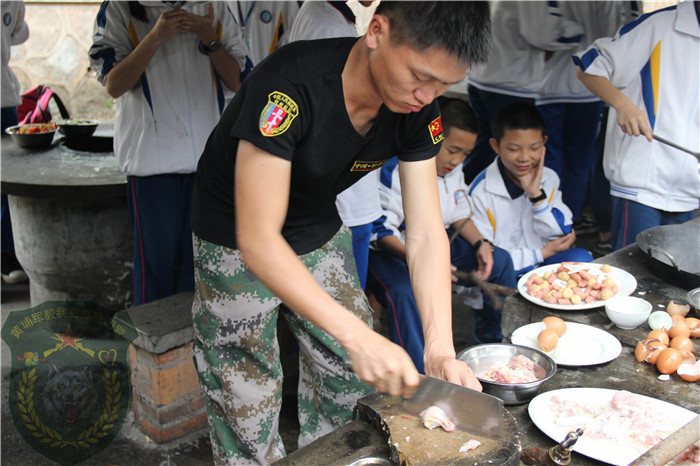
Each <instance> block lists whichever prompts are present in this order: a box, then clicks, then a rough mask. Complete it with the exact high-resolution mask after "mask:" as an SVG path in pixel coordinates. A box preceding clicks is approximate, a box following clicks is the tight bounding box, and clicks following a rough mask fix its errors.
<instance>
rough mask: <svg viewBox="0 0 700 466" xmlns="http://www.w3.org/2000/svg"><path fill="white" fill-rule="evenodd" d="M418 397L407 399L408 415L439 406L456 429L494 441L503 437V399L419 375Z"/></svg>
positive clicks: (404, 401) (418, 413)
mask: <svg viewBox="0 0 700 466" xmlns="http://www.w3.org/2000/svg"><path fill="white" fill-rule="evenodd" d="M420 377H421V382H420V385H418V389H417V390H416V393H415V395H413V396H412V397H411V398H408V399H404V400H403V401H402V405H403V407H404V409H405V410H406V412H408V413H409V414H413V415H415V416H419V415H420V413H421V412H423V411H424V410H426V409H428V408H429V407H430V406H438V407H440V408H442V410H443V411H445V413H447V415H448V416H449V417H450V419H452V421H453V422H454V423H455V425H456V426H457V429H459V430H461V431H463V432H469V433H471V434H476V435H481V436H484V437H488V438H491V439H499V438H501V437H502V436H503V435H504V416H505V413H504V407H503V401H502V400H501V399H500V398H496V397H495V396H492V395H489V394H487V393H482V392H478V391H476V390H472V389H471V388H467V387H463V386H461V385H457V384H454V383H451V382H446V381H444V380H440V379H436V378H433V377H427V376H425V375H420Z"/></svg>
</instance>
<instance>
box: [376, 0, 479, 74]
mask: <svg viewBox="0 0 700 466" xmlns="http://www.w3.org/2000/svg"><path fill="white" fill-rule="evenodd" d="M375 13H376V14H380V15H384V16H386V17H387V18H389V21H390V25H391V27H390V31H391V41H392V43H394V44H406V45H408V46H410V47H412V48H414V49H416V50H420V51H423V50H425V49H427V48H430V47H440V48H444V49H446V50H447V51H448V52H450V53H452V54H454V55H457V57H458V58H459V60H460V61H463V62H466V63H469V64H477V63H484V62H485V61H486V59H487V57H488V53H489V45H490V42H491V14H490V12H489V4H488V2H424V1H420V2H395V1H390V0H384V1H382V2H381V3H380V4H379V6H378V7H377V10H376V12H375Z"/></svg>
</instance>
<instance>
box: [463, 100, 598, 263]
mask: <svg viewBox="0 0 700 466" xmlns="http://www.w3.org/2000/svg"><path fill="white" fill-rule="evenodd" d="M494 130H495V131H494V138H491V140H490V143H491V147H492V148H493V150H494V151H495V152H496V153H497V154H498V157H497V158H496V160H495V161H494V162H493V163H492V164H491V165H489V166H488V167H487V168H486V170H484V171H483V172H481V173H480V174H479V175H478V176H477V177H476V178H475V179H474V183H472V185H471V187H470V189H469V194H470V196H471V199H472V207H473V209H474V216H473V217H472V219H473V220H474V225H475V226H476V227H477V228H478V229H479V231H480V232H482V233H483V235H484V237H486V238H488V239H490V240H491V241H493V243H494V244H495V245H496V246H498V247H501V248H503V249H505V250H507V251H508V252H509V253H510V255H511V257H512V258H513V266H514V267H515V270H516V273H517V274H518V275H521V274H523V273H525V272H527V271H529V270H531V269H533V268H535V267H538V266H540V265H546V264H553V263H556V262H564V261H574V262H590V261H591V260H593V256H592V255H591V253H590V252H588V251H586V250H585V249H580V248H572V247H571V246H572V245H573V244H574V242H575V241H576V234H575V233H574V231H573V228H572V223H573V222H572V218H571V210H569V208H568V207H567V206H566V204H564V202H563V201H562V195H561V191H560V190H559V177H558V176H557V174H556V173H555V172H554V170H552V169H550V168H547V167H545V166H544V158H545V151H546V150H545V143H546V142H547V136H546V135H545V124H544V120H543V119H542V115H541V114H540V113H539V111H538V110H537V108H536V107H535V106H534V105H532V104H529V103H525V102H514V103H511V104H508V105H506V106H505V107H503V108H502V109H501V111H500V112H499V113H498V116H497V117H496V122H495V128H494Z"/></svg>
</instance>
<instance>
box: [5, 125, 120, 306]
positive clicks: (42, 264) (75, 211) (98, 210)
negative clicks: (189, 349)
mask: <svg viewBox="0 0 700 466" xmlns="http://www.w3.org/2000/svg"><path fill="white" fill-rule="evenodd" d="M111 134H112V129H111V128H110V127H103V126H100V127H99V128H98V131H97V132H96V133H95V135H96V136H110V135H111ZM0 143H1V145H2V172H1V180H2V184H1V189H2V193H3V194H6V195H8V201H9V205H10V211H11V213H12V225H13V234H14V240H15V251H16V254H17V259H18V260H19V262H20V264H21V265H22V267H23V268H24V270H25V272H26V273H27V275H28V276H29V280H30V282H29V284H30V285H29V289H30V299H31V303H32V306H36V305H38V304H41V303H42V302H44V301H93V302H95V303H96V304H99V305H100V306H103V307H105V308H108V309H114V310H120V309H124V308H125V307H126V306H128V305H129V304H130V303H131V302H132V296H133V294H132V278H131V277H132V268H133V264H132V261H133V259H132V250H133V234H132V231H131V225H130V221H129V214H128V209H127V202H126V176H125V175H124V173H122V172H121V170H120V169H119V167H118V165H117V160H116V158H115V156H114V153H113V152H83V151H75V150H72V149H69V148H68V147H66V146H65V144H64V143H65V141H64V139H63V138H62V137H56V138H55V139H54V142H53V143H52V144H51V146H49V147H47V148H43V149H24V148H21V147H19V146H17V145H16V144H15V143H14V141H13V140H12V139H11V138H10V137H9V136H7V135H4V134H3V135H2V139H1V140H0Z"/></svg>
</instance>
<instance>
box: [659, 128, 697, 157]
mask: <svg viewBox="0 0 700 466" xmlns="http://www.w3.org/2000/svg"><path fill="white" fill-rule="evenodd" d="M651 136H652V137H653V138H654V139H656V140H657V141H659V142H661V143H663V144H666V145H667V146H671V147H673V148H674V149H678V150H682V151H683V152H685V153H687V154H690V155H692V156H693V157H695V158H696V159H698V160H700V153H698V152H693V151H692V150H690V149H686V148H685V147H683V146H680V145H678V144H676V143H675V142H671V141H669V140H668V139H664V138H662V137H661V136H657V135H656V134H652V135H651Z"/></svg>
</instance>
